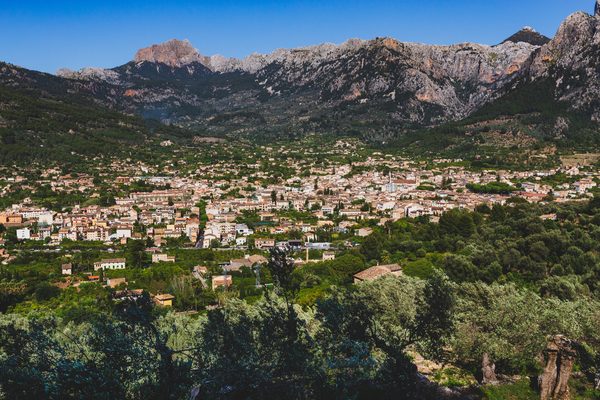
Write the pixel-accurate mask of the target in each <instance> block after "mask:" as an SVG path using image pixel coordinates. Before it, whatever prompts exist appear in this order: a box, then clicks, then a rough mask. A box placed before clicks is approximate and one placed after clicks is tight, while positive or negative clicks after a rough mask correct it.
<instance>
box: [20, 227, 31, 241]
mask: <svg viewBox="0 0 600 400" xmlns="http://www.w3.org/2000/svg"><path fill="white" fill-rule="evenodd" d="M17 239H19V240H24V239H31V231H30V230H29V228H23V229H17Z"/></svg>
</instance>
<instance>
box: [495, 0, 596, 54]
mask: <svg viewBox="0 0 600 400" xmlns="http://www.w3.org/2000/svg"><path fill="white" fill-rule="evenodd" d="M599 1H600V0H599ZM506 42H513V43H519V42H525V43H529V44H532V45H534V46H543V45H545V44H547V43H548V42H550V38H548V37H546V36H544V35H542V34H541V33H538V32H537V31H536V30H535V29H533V28H532V27H530V26H526V27H524V28H523V29H521V30H520V31H519V32H517V33H515V34H514V35H512V36H511V37H509V38H508V39H506V40H505V41H504V42H502V43H506Z"/></svg>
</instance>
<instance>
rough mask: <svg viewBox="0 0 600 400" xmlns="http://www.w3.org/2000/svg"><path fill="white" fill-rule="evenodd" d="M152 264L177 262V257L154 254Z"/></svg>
mask: <svg viewBox="0 0 600 400" xmlns="http://www.w3.org/2000/svg"><path fill="white" fill-rule="evenodd" d="M152 262H153V263H157V262H175V256H168V255H167V254H166V253H154V254H152Z"/></svg>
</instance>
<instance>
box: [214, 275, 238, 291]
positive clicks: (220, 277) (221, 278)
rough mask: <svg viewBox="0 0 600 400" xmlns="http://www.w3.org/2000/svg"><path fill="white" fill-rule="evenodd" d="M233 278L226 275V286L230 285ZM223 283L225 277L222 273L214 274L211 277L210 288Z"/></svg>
mask: <svg viewBox="0 0 600 400" xmlns="http://www.w3.org/2000/svg"><path fill="white" fill-rule="evenodd" d="M232 283H233V280H232V278H231V275H227V286H229V285H231V284H232ZM224 285H225V277H224V276H223V275H216V276H213V277H212V290H215V289H216V288H217V287H218V286H224Z"/></svg>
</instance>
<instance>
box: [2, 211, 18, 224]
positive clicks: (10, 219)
mask: <svg viewBox="0 0 600 400" xmlns="http://www.w3.org/2000/svg"><path fill="white" fill-rule="evenodd" d="M22 223H23V216H22V215H21V214H6V213H2V214H0V224H22Z"/></svg>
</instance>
